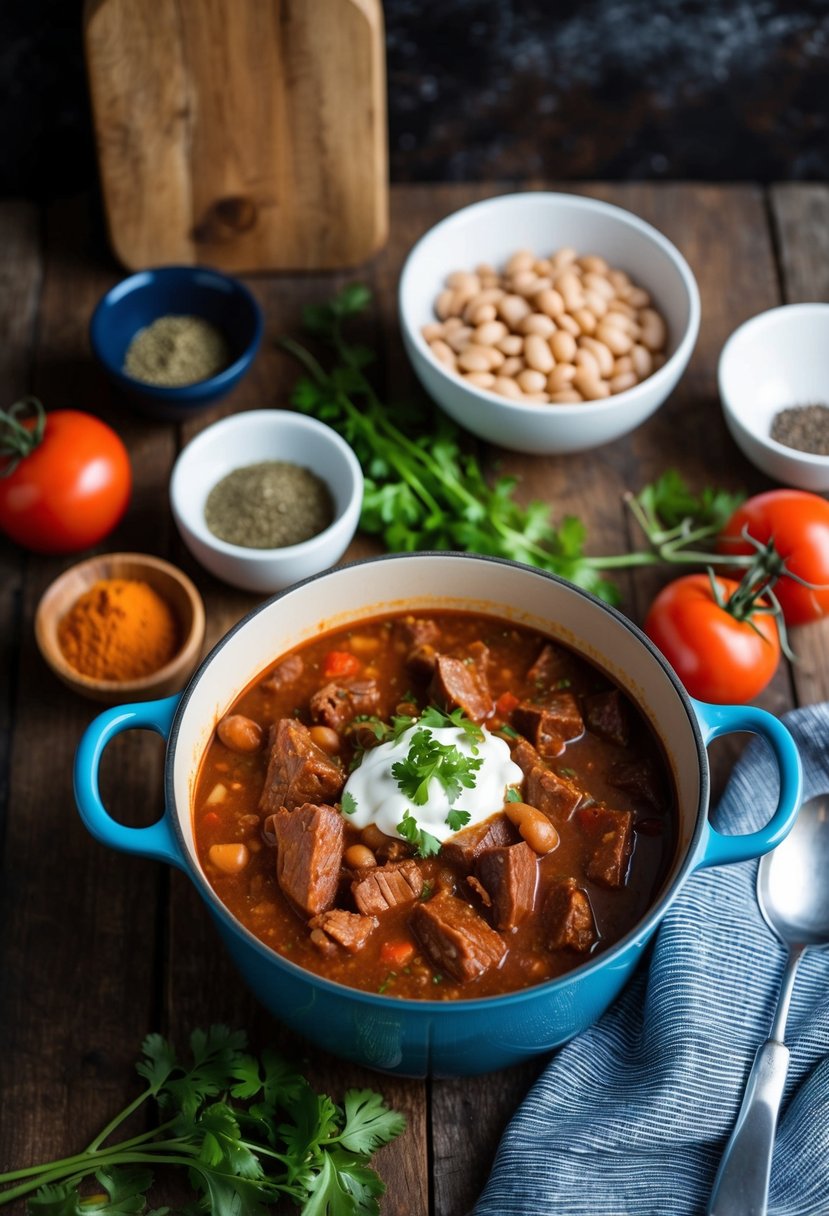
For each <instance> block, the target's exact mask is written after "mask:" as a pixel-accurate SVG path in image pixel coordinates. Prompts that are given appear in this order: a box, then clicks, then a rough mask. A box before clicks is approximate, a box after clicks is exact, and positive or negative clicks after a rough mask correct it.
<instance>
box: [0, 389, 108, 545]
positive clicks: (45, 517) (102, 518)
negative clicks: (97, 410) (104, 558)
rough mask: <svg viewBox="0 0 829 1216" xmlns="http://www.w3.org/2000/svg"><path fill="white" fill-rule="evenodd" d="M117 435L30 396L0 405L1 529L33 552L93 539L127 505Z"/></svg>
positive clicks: (90, 418)
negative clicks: (49, 409)
mask: <svg viewBox="0 0 829 1216" xmlns="http://www.w3.org/2000/svg"><path fill="white" fill-rule="evenodd" d="M131 492H132V471H131V468H130V460H129V456H128V455H127V449H126V448H125V446H124V444H123V442H122V441H121V439H120V438H119V437H118V435H116V433H115V431H113V429H112V428H111V427H109V426H107V424H106V423H105V422H101V420H100V419H99V418H95V417H94V416H93V415H92V414H86V413H83V412H82V411H80V410H55V411H54V412H52V413H50V414H48V415H47V414H46V413H45V411H44V409H43V406H42V405H41V404H40V402H39V401H38V400H37V399H36V398H34V397H28V398H25V399H24V400H22V401H18V402H16V404H15V405H13V406H11V408H10V409H8V410H0V529H2V531H3V532H5V533H6V535H7V536H9V537H10V538H11V540H13V541H16V542H17V544H19V545H23V546H24V548H26V549H31V550H33V551H34V552H35V553H55V554H57V553H74V552H75V551H76V550H79V549H87V548H89V547H90V546H91V545H96V544H97V543H98V542H99V541H101V540H103V538H104V537H105V536H106V535H107V534H108V533H109V532H111V531H112V529H113V528H114V527H115V525H116V524H117V523H118V521H119V520H120V519H121V516H122V515H123V514H124V512H125V511H126V509H127V504H128V503H129V500H130V494H131Z"/></svg>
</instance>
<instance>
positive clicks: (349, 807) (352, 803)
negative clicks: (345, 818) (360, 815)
mask: <svg viewBox="0 0 829 1216" xmlns="http://www.w3.org/2000/svg"><path fill="white" fill-rule="evenodd" d="M340 809H341V811H342V813H343V814H344V815H353V814H354V812H355V811H356V810H357V800H356V798H355V797H354V795H353V794H352V792H351V790H345V791H344V792H343V800H342V802H341V803H340Z"/></svg>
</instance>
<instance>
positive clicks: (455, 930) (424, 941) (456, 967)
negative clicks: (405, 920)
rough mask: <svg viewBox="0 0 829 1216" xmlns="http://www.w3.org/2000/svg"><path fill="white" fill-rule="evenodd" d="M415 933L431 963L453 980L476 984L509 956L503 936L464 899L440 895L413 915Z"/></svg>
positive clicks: (418, 906)
mask: <svg viewBox="0 0 829 1216" xmlns="http://www.w3.org/2000/svg"><path fill="white" fill-rule="evenodd" d="M411 925H412V929H413V931H414V933H415V935H416V937H417V938H418V940H419V941H420V944H421V945H422V946H423V949H424V950H425V951H426V953H427V954H428V955H429V958H430V959H431V961H432V963H433V964H434V965H435V966H436V967H438V968H439V969H440V970H441V971H446V972H448V974H449V975H451V976H452V978H453V979H456V980H460V981H464V980H474V979H475V978H476V977H477V976H479V975H483V973H484V972H485V971H488V970H489V968H490V967H497V966H498V964H499V963H500V962H501V960H502V959H503V957H504V955H505V954H506V952H507V947H506V944H505V943H504V941H503V939H502V938H501V936H500V935H499V934H498V933H496V931H495V930H494V929H492V928H490V926H489V925H488V924H487V923H486V921H485V920H484V919H483V917H481V916H479V915H478V913H477V912H476V911H475V909H474V908H473V907H472V906H471V905H470V904H468V903H466V902H465V901H464V900H462V899H457V898H456V897H455V896H454V895H448V894H447V893H446V892H445V891H441V892H440V893H439V894H438V895H435V896H434V897H433V898H432V899H430V900H429V901H428V903H423V904H418V905H417V907H416V908H415V910H414V912H413V913H412V918H411Z"/></svg>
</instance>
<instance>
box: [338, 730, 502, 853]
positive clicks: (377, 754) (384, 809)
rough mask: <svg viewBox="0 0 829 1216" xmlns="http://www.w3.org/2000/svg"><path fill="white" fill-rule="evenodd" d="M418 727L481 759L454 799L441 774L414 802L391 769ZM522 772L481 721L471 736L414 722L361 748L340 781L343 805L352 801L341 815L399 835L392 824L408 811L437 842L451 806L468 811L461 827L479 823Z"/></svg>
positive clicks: (446, 834)
mask: <svg viewBox="0 0 829 1216" xmlns="http://www.w3.org/2000/svg"><path fill="white" fill-rule="evenodd" d="M420 730H423V731H426V732H427V733H428V734H429V735H431V736H432V737H433V738H434V739H436V740H437V741H438V742H439V743H442V744H444V745H445V744H451V745H453V746H454V747H456V748H457V749H458V751H459V752H461V754H462V755H464V756H469V757H474V758H476V759H479V760H481V761H482V763H481V766H480V768H478V769H477V770H476V771H475V772H474V773H473V774H472V775H473V777H474V779H475V784H474V786H473V787H472V788H471V789H462V790H461V792H460V794H459V795H458V797H457V798H456V799H455V800H454V802H450V800H449V795H448V793H447V791H446V789H445V787H444V786H443V784H442V783H441V782H440V780H439V779H438V778H437V777H431V778H430V779H429V784H428V786H427V793H428V798H427V801H426V802H425V803H424V804H423V805H422V806H417V805H415V803H414V802H413V801H412V799H411V798H410V797H407V796H406V794H404V793H403V791H402V790H401V789H400V786H399V785H398V782H397V778H396V777H395V776H394V775H393V773H392V766H393V765H394V764H396V763H397V762H398V761H404V760H405V759H406V758H407V756H408V754H409V749H410V747H411V743H412V738H413V736H414V735H415V733H416V732H417V731H420ZM523 777H524V774H523V773H522V771H521V769H520V768H519V767H518V765H517V764H516V763H515V762H514V761H513V760H512V758H511V756H510V750H509V746H508V745H507V744H506V743H505V742H504V740H503V739H499V738H498V737H497V736H496V735H492V734H490V732H489V731H488V730H487V729H486V727H481V737H480V738H479V739H474V738H470V736H469V735H468V734H467V733H466V732H465V731H464V730H461V729H460V728H459V727H456V726H442V727H428V726H421V725H419V724H417V723H415V725H414V726H410V727H408V729H406V730H404V731H403V733H402V734H401V735H400V736H399V738H397V739H395V740H394V741H393V742H389V743H380V744H379V745H378V746H377V747H372V748H370V749H369V750H368V751H367V752H366V753H365V754H364V756H363V758H362V760H361V761H360V764H359V765H358V767H357V768H355V770H354V772H353V773H352V774H351V776H350V777H349V778H348V781H347V782H346V783H345V790H344V792H343V800H344V802H345V804H346V806H351V805H353V806H355V809H354V810H353V812H352V813H351V814H349V815H347V816H346V818H347V819H348V822H349V823H353V824H354V826H355V827H357V828H365V827H368V825H369V824H370V823H374V824H376V825H377V827H378V828H379V829H380V831H381V832H385V834H386V835H387V836H400V833H399V832H398V830H397V825H398V824H399V823H400V822H401V820H402V819H403V816H404V815H405V814H406V812H407V811H408V813H409V814H410V815H411V816H412V817H413V818H414V819H415V820H416V822H417V826H418V827H419V828H421V829H422V830H423V831H426V832H429V834H430V835H432V836H434V837H435V838H436V839H437V840H439V841H441V843H442V842H443V841H444V840H446V839H447V838H448V837H449V836H452V835H453V831H452V828H451V827H450V826H449V824H448V823H447V822H446V819H447V816H448V815H449V812H450V811H467V812H468V814H469V820H468V822H467V823H466V824H465V825H464V826H465V827H471V826H472V825H473V824H475V823H480V822H482V820H484V819H488V818H489V817H490V816H491V815H494V814H495V813H496V812H497V811H500V810H501V808H502V807H503V805H504V798H505V795H506V790H507V787H508V786H510V785H517V784H518V783H519V782H520V781H521V780H523ZM348 795H350V798H349V797H348ZM352 800H353V802H352Z"/></svg>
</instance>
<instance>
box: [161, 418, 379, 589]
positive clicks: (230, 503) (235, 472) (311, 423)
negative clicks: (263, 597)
mask: <svg viewBox="0 0 829 1216" xmlns="http://www.w3.org/2000/svg"><path fill="white" fill-rule="evenodd" d="M362 501H363V476H362V473H361V471H360V465H359V463H358V461H357V458H356V456H355V455H354V453H353V452H352V450H351V448H350V447H349V446H348V444H347V443H346V442H345V440H344V439H341V438H340V436H339V435H338V434H337V433H336V432H335V431H333V430H332V429H331V428H330V427H329V426H326V425H325V424H324V423H322V422H318V421H317V420H316V419H315V418H307V417H305V416H304V415H302V414H295V413H293V412H292V411H290V410H250V411H247V412H245V413H241V414H234V415H232V416H231V417H229V418H225V419H223V420H222V421H221V422H216V423H214V424H213V425H212V426H209V427H207V428H206V430H204V431H202V432H201V434H199V435H197V436H196V438H195V439H193V440H192V441H191V442H190V443H189V444H188V445H187V446H186V447H185V448H184V450H183V451H182V453H181V455H180V456H179V457H178V460H177V461H176V463H175V466H174V468H173V474H172V478H171V481H170V502H171V506H172V510H173V516H174V518H175V521H176V525H177V526H178V529H179V532H180V533H181V535H182V538H183V539H184V542H185V544H186V545H187V547H188V549H189V550H190V552H191V553H192V554H193V556H194V557H195V558H196V559H197V560H198V561H199V562H200V563H201V564H202V565H203V566H204V567H205V568H206V569H207V570H209V571H210V572H211V574H215V575H216V577H217V578H220V579H223V580H224V581H225V582H227V583H231V584H233V585H234V586H236V587H241V588H242V589H243V590H246V591H257V592H264V593H266V594H270V593H272V592H275V591H281V590H283V589H284V588H285V587H289V586H291V585H292V584H293V583H297V582H300V581H301V580H302V579H304V578H308V577H309V575H312V574H318V573H319V572H320V571H322V570H326V569H328V567H329V566H333V565H335V564H336V562H337V561H339V559H340V558H341V557H342V555H343V553H344V552H345V550H346V548H347V547H348V545H349V542H350V541H351V538H352V537H353V535H354V532H355V531H356V528H357V524H358V521H359V518H360V509H361V506H362Z"/></svg>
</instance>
